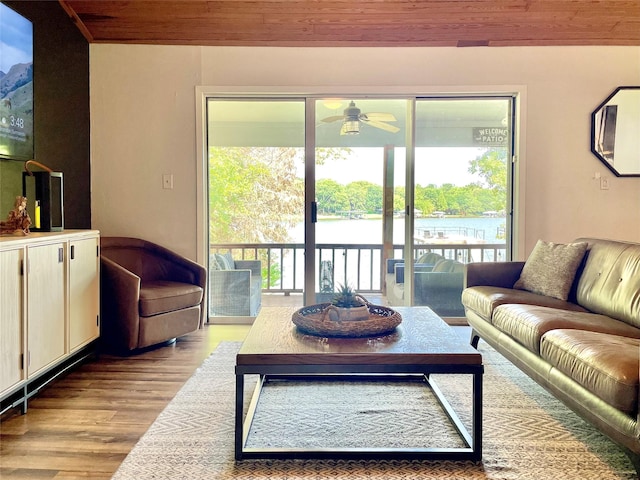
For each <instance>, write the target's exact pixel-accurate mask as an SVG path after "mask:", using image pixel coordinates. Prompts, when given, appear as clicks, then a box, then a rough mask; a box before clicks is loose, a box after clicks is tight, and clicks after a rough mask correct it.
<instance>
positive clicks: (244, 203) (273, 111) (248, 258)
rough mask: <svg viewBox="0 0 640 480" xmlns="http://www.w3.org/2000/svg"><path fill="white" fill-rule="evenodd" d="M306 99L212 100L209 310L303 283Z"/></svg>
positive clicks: (249, 312) (233, 310)
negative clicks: (302, 227) (302, 229)
mask: <svg viewBox="0 0 640 480" xmlns="http://www.w3.org/2000/svg"><path fill="white" fill-rule="evenodd" d="M304 119H305V101H304V99H295V98H292V99H259V98H244V99H234V98H210V99H208V101H207V132H208V135H207V152H208V169H207V172H208V212H209V214H208V218H209V228H208V245H209V316H210V317H254V316H255V315H256V314H257V312H258V311H259V309H260V307H261V304H262V297H263V295H262V291H263V290H265V291H271V292H274V293H279V294H287V295H289V294H290V293H291V292H301V291H302V288H303V283H304V276H303V269H304V249H303V245H304V234H303V233H304V232H303V231H301V230H300V225H303V222H304V162H305V155H304V146H305V131H304V123H305V121H304Z"/></svg>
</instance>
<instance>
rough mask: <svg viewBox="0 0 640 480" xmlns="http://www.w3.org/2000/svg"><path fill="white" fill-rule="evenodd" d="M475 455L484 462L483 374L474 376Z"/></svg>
mask: <svg viewBox="0 0 640 480" xmlns="http://www.w3.org/2000/svg"><path fill="white" fill-rule="evenodd" d="M472 428H473V453H474V455H475V460H476V461H478V462H479V461H481V460H482V373H474V374H473V425H472Z"/></svg>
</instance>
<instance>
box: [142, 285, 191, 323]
mask: <svg viewBox="0 0 640 480" xmlns="http://www.w3.org/2000/svg"><path fill="white" fill-rule="evenodd" d="M201 300H202V289H201V288H200V287H199V286H197V285H191V284H188V283H180V282H171V281H168V280H155V281H151V282H142V283H141V285H140V303H139V305H140V315H142V316H143V317H150V316H152V315H158V314H160V313H167V312H173V311H174V310H181V309H183V308H189V307H193V306H194V305H198V304H199V303H200V301H201Z"/></svg>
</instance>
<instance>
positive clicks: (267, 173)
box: [209, 147, 304, 244]
mask: <svg viewBox="0 0 640 480" xmlns="http://www.w3.org/2000/svg"><path fill="white" fill-rule="evenodd" d="M301 155H302V153H301V151H300V150H299V149H295V148H275V147H274V148H253V147H226V148H223V147H211V148H210V151H209V241H210V243H214V244H215V243H268V242H286V241H287V240H288V232H289V230H290V228H292V227H293V226H294V225H295V224H296V220H297V219H296V216H297V218H299V217H300V215H301V214H302V211H303V202H304V190H303V189H302V188H301V185H300V182H297V181H296V175H295V172H296V169H295V162H296V161H300V158H301Z"/></svg>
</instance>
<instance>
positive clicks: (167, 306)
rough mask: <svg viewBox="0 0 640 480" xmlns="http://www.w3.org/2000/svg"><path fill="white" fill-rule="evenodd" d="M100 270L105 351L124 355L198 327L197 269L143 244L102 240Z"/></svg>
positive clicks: (200, 271)
mask: <svg viewBox="0 0 640 480" xmlns="http://www.w3.org/2000/svg"><path fill="white" fill-rule="evenodd" d="M100 270H101V271H100V281H101V284H100V296H101V305H100V308H101V319H102V321H101V324H102V333H101V340H102V343H103V348H105V350H108V351H114V352H117V353H130V352H133V351H135V350H138V349H141V348H145V347H149V346H152V345H156V344H161V343H164V342H167V341H172V340H173V339H175V338H177V337H180V336H182V335H185V334H187V333H191V332H193V331H195V330H197V329H198V328H200V327H202V325H203V322H204V308H203V305H204V298H205V297H204V292H205V290H206V281H207V272H206V269H205V268H204V267H203V266H201V265H199V264H197V263H195V262H193V261H191V260H189V259H187V258H185V257H183V256H181V255H179V254H177V253H175V252H173V251H171V250H168V249H166V248H164V247H162V246H160V245H157V244H155V243H152V242H149V241H146V240H142V239H138V238H127V237H102V238H101V239H100Z"/></svg>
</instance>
